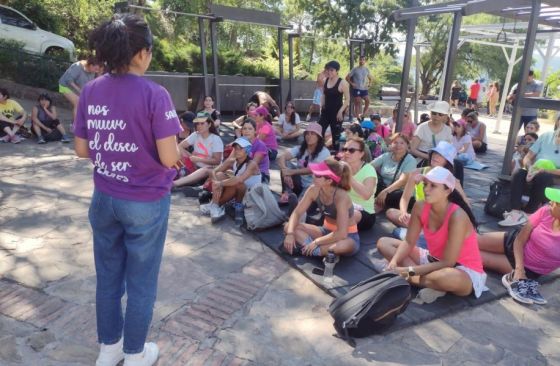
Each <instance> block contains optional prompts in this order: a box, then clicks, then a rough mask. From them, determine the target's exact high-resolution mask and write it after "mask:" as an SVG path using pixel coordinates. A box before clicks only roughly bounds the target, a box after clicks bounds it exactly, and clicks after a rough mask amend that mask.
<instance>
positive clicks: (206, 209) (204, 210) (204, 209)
mask: <svg viewBox="0 0 560 366" xmlns="http://www.w3.org/2000/svg"><path fill="white" fill-rule="evenodd" d="M214 206H215V205H214V202H210V203H205V204H203V205H200V213H201V214H203V215H204V216H210V212H212V207H214Z"/></svg>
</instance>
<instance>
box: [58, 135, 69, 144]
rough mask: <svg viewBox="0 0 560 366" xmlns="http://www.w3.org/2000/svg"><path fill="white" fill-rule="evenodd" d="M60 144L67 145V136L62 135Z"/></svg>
mask: <svg viewBox="0 0 560 366" xmlns="http://www.w3.org/2000/svg"><path fill="white" fill-rule="evenodd" d="M60 142H64V143H65V144H66V143H69V142H70V138H68V136H66V135H62V138H61V139H60Z"/></svg>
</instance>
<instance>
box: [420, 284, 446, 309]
mask: <svg viewBox="0 0 560 366" xmlns="http://www.w3.org/2000/svg"><path fill="white" fill-rule="evenodd" d="M445 294H446V292H445V291H438V290H434V289H432V288H427V287H426V288H423V289H421V290H420V291H418V296H416V298H414V299H413V300H412V302H413V303H416V304H420V305H422V304H431V303H433V302H434V301H436V300H437V299H439V298H440V297H442V296H445Z"/></svg>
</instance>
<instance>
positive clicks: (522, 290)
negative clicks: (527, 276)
mask: <svg viewBox="0 0 560 366" xmlns="http://www.w3.org/2000/svg"><path fill="white" fill-rule="evenodd" d="M528 282H529V281H527V280H519V281H514V280H513V272H510V273H506V274H505V275H503V276H502V284H503V285H504V287H505V288H506V289H507V290H508V292H509V295H510V296H511V297H513V298H514V299H515V300H517V301H519V302H522V303H524V304H532V303H533V300H532V299H531V298H530V297H529V283H528Z"/></svg>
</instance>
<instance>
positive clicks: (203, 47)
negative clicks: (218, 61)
mask: <svg viewBox="0 0 560 366" xmlns="http://www.w3.org/2000/svg"><path fill="white" fill-rule="evenodd" d="M198 37H199V41H200V42H199V43H200V58H201V59H202V60H201V61H202V76H203V77H204V95H209V94H210V91H209V90H208V80H207V79H208V63H207V60H206V32H204V18H198Z"/></svg>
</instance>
